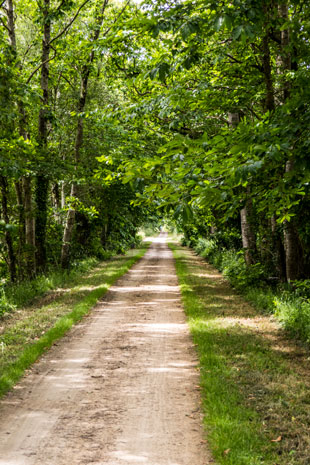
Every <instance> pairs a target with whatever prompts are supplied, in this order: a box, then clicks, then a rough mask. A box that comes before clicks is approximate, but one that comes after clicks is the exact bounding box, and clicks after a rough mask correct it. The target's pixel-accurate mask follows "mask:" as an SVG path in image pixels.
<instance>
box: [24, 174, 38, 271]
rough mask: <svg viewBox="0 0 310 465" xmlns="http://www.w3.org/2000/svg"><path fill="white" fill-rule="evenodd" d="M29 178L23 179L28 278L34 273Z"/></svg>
mask: <svg viewBox="0 0 310 465" xmlns="http://www.w3.org/2000/svg"><path fill="white" fill-rule="evenodd" d="M31 184H32V183H31V178H30V177H26V176H24V177H23V192H24V211H25V242H26V246H25V255H26V270H27V276H28V277H29V278H31V277H33V276H34V275H35V273H36V261H35V222H34V214H33V208H32V188H31V187H32V186H31Z"/></svg>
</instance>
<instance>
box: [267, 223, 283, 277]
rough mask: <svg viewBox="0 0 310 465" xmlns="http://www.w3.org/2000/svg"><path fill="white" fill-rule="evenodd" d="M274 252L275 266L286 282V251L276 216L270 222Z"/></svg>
mask: <svg viewBox="0 0 310 465" xmlns="http://www.w3.org/2000/svg"><path fill="white" fill-rule="evenodd" d="M270 229H271V238H272V239H271V240H272V250H273V253H274V265H275V268H276V272H277V275H278V277H279V278H280V280H281V281H285V280H286V264H285V250H284V245H283V241H282V237H281V234H280V231H279V226H278V224H277V220H276V218H275V216H273V217H272V218H271V220H270Z"/></svg>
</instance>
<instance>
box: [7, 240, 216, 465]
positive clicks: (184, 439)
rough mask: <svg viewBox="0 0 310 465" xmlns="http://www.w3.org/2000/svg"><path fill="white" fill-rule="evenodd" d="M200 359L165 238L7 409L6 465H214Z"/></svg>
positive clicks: (53, 353)
mask: <svg viewBox="0 0 310 465" xmlns="http://www.w3.org/2000/svg"><path fill="white" fill-rule="evenodd" d="M196 364H197V360H196V356H195V352H194V349H193V347H192V343H191V340H190V337H189V334H188V330H187V326H186V324H185V317H184V314H183V311H182V307H181V303H180V294H179V288H178V284H177V278H176V275H175V271H174V265H173V260H172V254H171V252H170V250H169V249H168V248H167V245H166V243H165V235H164V234H162V235H161V236H160V237H159V238H158V239H157V240H155V241H154V242H153V245H152V246H151V248H150V249H149V251H148V252H147V253H146V255H145V256H144V258H143V259H142V260H141V261H140V262H139V263H137V264H136V265H135V266H134V267H133V268H132V269H131V270H130V272H129V273H127V274H126V275H125V276H124V277H123V278H121V279H120V280H119V281H118V282H117V284H116V285H114V286H113V287H112V288H110V290H109V292H108V293H107V294H106V296H105V298H104V299H103V300H102V301H101V302H100V303H99V304H98V305H97V306H96V307H95V308H94V310H93V312H92V314H91V316H89V317H88V318H85V319H84V320H83V322H82V323H81V324H79V325H78V326H76V327H75V328H74V329H73V330H72V331H70V333H69V334H68V335H67V336H66V337H65V338H63V339H62V340H61V341H60V342H58V343H57V345H55V346H54V347H53V348H52V349H51V350H50V351H49V352H48V353H47V354H46V355H45V356H44V357H43V358H42V359H41V360H40V361H39V362H38V363H36V364H35V366H34V368H33V369H32V370H31V372H30V373H29V374H28V376H26V377H25V378H24V379H23V380H22V382H21V383H20V384H19V385H18V386H17V387H16V388H15V389H14V391H13V392H11V393H10V394H9V395H8V396H7V397H6V398H5V399H4V400H3V401H2V402H1V403H0V465H81V464H92V465H99V464H100V465H102V464H110V465H119V464H123V465H126V464H128V465H129V464H130V465H140V464H147V465H181V464H182V465H207V464H211V463H213V462H212V459H210V457H209V455H208V452H207V450H206V445H205V443H204V437H203V431H202V427H201V412H200V405H199V392H198V390H197V387H196V385H197V382H198V374H197V370H196Z"/></svg>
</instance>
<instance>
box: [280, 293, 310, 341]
mask: <svg viewBox="0 0 310 465" xmlns="http://www.w3.org/2000/svg"><path fill="white" fill-rule="evenodd" d="M274 306H275V315H276V316H277V317H278V318H279V320H280V321H281V323H282V325H283V326H284V327H285V328H286V329H287V330H289V331H291V332H292V333H294V334H298V335H299V336H300V337H301V338H302V339H304V340H306V341H307V342H310V300H305V299H303V298H301V297H294V296H292V295H291V296H289V297H286V298H285V297H284V298H283V297H282V298H281V297H276V298H275V299H274Z"/></svg>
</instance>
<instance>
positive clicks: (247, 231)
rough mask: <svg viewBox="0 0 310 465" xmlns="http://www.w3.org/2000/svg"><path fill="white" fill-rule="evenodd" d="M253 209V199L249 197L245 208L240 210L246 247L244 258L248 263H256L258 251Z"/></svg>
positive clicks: (243, 244) (242, 235) (243, 241)
mask: <svg viewBox="0 0 310 465" xmlns="http://www.w3.org/2000/svg"><path fill="white" fill-rule="evenodd" d="M252 210H253V204H252V201H251V199H248V200H247V201H246V204H245V206H244V208H242V210H241V211H240V219H241V237H242V247H243V249H244V258H245V263H246V264H247V265H253V264H254V263H255V256H256V253H257V251H256V237H255V234H254V232H253V228H252V224H251V217H252V216H253V213H252Z"/></svg>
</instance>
